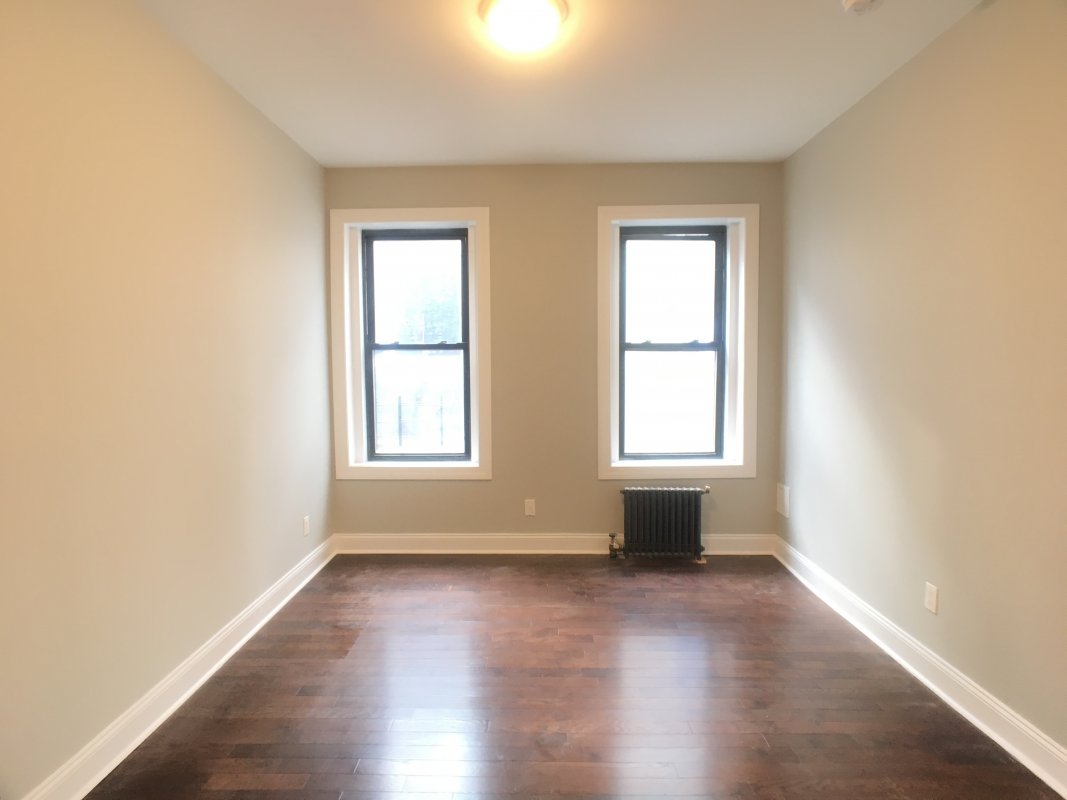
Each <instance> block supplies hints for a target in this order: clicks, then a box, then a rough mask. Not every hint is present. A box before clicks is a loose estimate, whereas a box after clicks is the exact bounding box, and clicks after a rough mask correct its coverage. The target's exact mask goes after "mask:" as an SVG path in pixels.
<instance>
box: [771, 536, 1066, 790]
mask: <svg viewBox="0 0 1067 800" xmlns="http://www.w3.org/2000/svg"><path fill="white" fill-rule="evenodd" d="M776 555H777V557H778V560H779V561H781V562H782V564H783V565H785V567H786V569H788V570H789V571H790V572H792V573H793V574H794V575H795V576H796V577H797V579H798V580H799V581H800V582H801V583H803V584H804V585H805V586H807V587H808V589H810V590H811V591H812V592H813V593H814V594H815V596H816V597H818V598H820V599H821V600H822V601H823V602H825V603H826V604H827V605H828V606H830V608H832V609H833V610H834V611H836V612H837V613H838V614H839V615H841V616H842V617H844V619H845V620H846V621H847V622H849V623H851V624H852V625H853V627H855V628H856V629H857V630H859V631H860V633H862V634H864V635H865V636H866V637H867V638H868V639H870V640H871V641H872V642H874V643H875V644H876V645H878V647H879V648H881V649H882V650H884V651H885V652H886V653H887V654H888V655H889V656H891V657H892V658H893V659H894V660H895V661H896V662H897V663H899V664H900V665H901V666H902V667H904V669H906V670H907V671H908V672H910V673H911V674H912V675H914V676H915V677H916V678H917V679H918V680H919V681H921V682H922V683H923V684H925V685H926V686H927V687H928V688H929V689H930V690H931V691H933V692H934V693H935V694H936V695H937V696H938V697H940V698H941V699H942V700H944V701H945V702H946V703H948V704H949V705H950V706H952V708H954V709H956V711H958V712H959V713H960V714H962V715H963V716H964V717H966V718H967V719H968V720H969V721H970V722H971V723H972V724H973V725H975V727H977V728H978V729H979V730H980V731H982V732H983V733H984V734H986V735H987V736H988V737H989V738H991V739H992V740H993V741H995V742H996V743H997V744H999V745H1000V746H1001V747H1003V748H1004V749H1005V750H1007V751H1008V752H1009V753H1011V754H1012V755H1013V756H1014V757H1015V758H1016V759H1018V760H1019V762H1020V763H1021V764H1022V765H1023V766H1025V767H1026V768H1027V769H1029V770H1030V771H1031V772H1033V773H1034V774H1035V775H1036V776H1037V777H1039V778H1040V779H1041V780H1043V781H1044V782H1045V783H1047V784H1048V785H1049V786H1050V787H1051V788H1052V789H1053V790H1054V791H1056V792H1059V794H1061V795H1062V796H1063V797H1067V748H1065V747H1064V746H1063V745H1061V744H1059V743H1057V742H1055V741H1053V739H1052V738H1051V737H1049V736H1048V735H1046V734H1045V733H1044V732H1043V731H1041V730H1040V729H1039V728H1037V726H1035V725H1034V724H1033V723H1031V722H1029V721H1028V720H1026V719H1024V718H1023V717H1022V716H1021V715H1020V714H1018V713H1017V712H1016V711H1014V710H1013V709H1012V708H1010V707H1009V706H1007V705H1006V704H1005V703H1003V702H1002V701H1001V700H999V699H997V698H996V697H994V696H993V695H992V694H990V693H989V692H988V691H986V690H985V689H984V688H982V687H981V686H979V685H978V684H977V683H975V682H974V681H973V680H971V679H970V678H968V677H967V676H966V675H964V674H963V673H962V672H960V671H959V670H958V669H956V668H955V667H954V666H952V665H951V664H949V663H948V662H947V661H945V660H944V659H943V658H941V657H940V656H939V655H937V653H935V652H933V651H932V650H930V648H928V647H926V645H924V644H922V643H921V642H920V641H918V640H917V639H916V638H915V637H913V636H912V635H911V634H909V633H908V632H907V631H905V630H904V629H902V628H901V627H899V626H898V625H897V624H896V623H894V622H893V621H892V620H890V619H888V618H887V617H885V616H883V615H882V614H881V613H880V612H878V611H877V610H876V609H874V608H872V607H871V606H870V605H869V604H867V603H866V602H865V601H864V600H862V599H861V598H860V597H858V596H857V595H856V594H854V593H853V592H852V591H851V590H849V589H848V588H847V587H846V586H844V585H843V584H842V583H840V582H839V581H838V580H837V579H836V578H834V577H833V576H832V575H830V574H829V573H828V572H826V571H825V570H824V569H823V568H822V567H820V566H819V565H818V564H816V563H815V562H814V561H812V560H811V559H810V558H808V557H807V556H805V555H804V554H803V553H801V552H800V551H799V550H797V549H796V548H795V547H793V546H792V545H790V544H789V543H788V542H786V541H784V540H783V539H781V538H778V552H777V553H776Z"/></svg>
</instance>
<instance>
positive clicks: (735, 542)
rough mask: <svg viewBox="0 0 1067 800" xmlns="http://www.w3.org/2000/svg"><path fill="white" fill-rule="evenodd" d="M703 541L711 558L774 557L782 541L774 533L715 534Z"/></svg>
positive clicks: (705, 537) (706, 552)
mask: <svg viewBox="0 0 1067 800" xmlns="http://www.w3.org/2000/svg"><path fill="white" fill-rule="evenodd" d="M701 541H702V542H703V543H704V552H705V554H706V555H709V556H773V555H776V554H777V553H778V542H779V541H780V540H779V539H778V537H777V536H776V535H775V534H773V533H713V534H711V535H710V536H704V537H703V538H702V539H701Z"/></svg>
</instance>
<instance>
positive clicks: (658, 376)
mask: <svg viewBox="0 0 1067 800" xmlns="http://www.w3.org/2000/svg"><path fill="white" fill-rule="evenodd" d="M757 226H758V209H757V207H755V206H684V207H679V206H655V207H636V208H635V207H623V208H619V207H612V208H601V209H600V268H599V287H600V306H599V309H600V311H599V326H600V346H599V359H600V364H599V384H600V390H599V395H600V412H599V416H600V419H599V422H598V424H599V448H600V456H599V474H600V477H601V478H631V477H632V478H655V477H664V478H669V477H677V478H702V477H750V476H753V475H754V474H755V394H756V385H755V373H756V369H755V348H756V319H755V316H756V315H755V312H756V276H757V252H756V251H757V249H758V228H757Z"/></svg>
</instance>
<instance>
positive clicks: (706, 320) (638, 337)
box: [624, 239, 715, 343]
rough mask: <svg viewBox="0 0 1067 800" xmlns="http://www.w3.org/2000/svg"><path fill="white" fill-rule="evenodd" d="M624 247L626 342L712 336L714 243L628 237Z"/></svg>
mask: <svg viewBox="0 0 1067 800" xmlns="http://www.w3.org/2000/svg"><path fill="white" fill-rule="evenodd" d="M625 247H626V297H625V299H624V301H625V304H626V332H625V335H626V341H627V342H658V343H670V342H674V343H678V342H691V341H694V340H696V341H700V342H710V341H712V340H713V339H714V337H715V242H714V241H711V240H707V239H703V240H692V239H647V240H646V239H630V240H626V241H625Z"/></svg>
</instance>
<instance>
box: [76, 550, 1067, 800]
mask: <svg viewBox="0 0 1067 800" xmlns="http://www.w3.org/2000/svg"><path fill="white" fill-rule="evenodd" d="M90 797H91V798H93V800H115V799H116V798H123V799H126V798H146V800H147V799H149V798H151V799H152V800H170V799H173V800H186V798H203V799H204V800H295V798H314V800H338V798H341V797H343V800H358V799H359V798H412V799H414V798H424V800H430V798H449V799H450V800H464V799H467V800H480V799H481V798H495V797H509V798H537V797H565V798H572V799H573V798H579V797H581V798H612V797H625V798H635V797H647V798H667V797H704V798H731V799H732V800H787V799H789V798H818V800H866V799H867V798H870V799H871V800H874V798H878V800H885V799H888V800H948V799H949V798H952V799H953V800H957V799H958V800H1031V799H1033V800H1036V799H1037V798H1041V799H1042V800H1054V799H1055V798H1056V797H1057V795H1056V794H1055V793H1054V792H1052V791H1051V790H1050V789H1048V788H1047V787H1045V785H1044V784H1043V783H1041V781H1039V780H1038V779H1037V778H1035V777H1033V776H1032V775H1031V774H1030V773H1029V772H1027V771H1026V770H1025V769H1024V768H1022V767H1021V766H1020V765H1019V764H1017V763H1016V762H1015V761H1014V760H1013V759H1012V758H1011V757H1010V756H1008V755H1007V754H1006V753H1005V752H1004V751H1003V750H1001V749H1000V748H999V747H998V746H997V745H995V744H994V743H993V742H991V741H990V740H989V739H987V738H986V737H984V736H983V735H982V734H980V733H979V732H978V731H977V730H976V729H975V728H973V727H972V726H971V725H970V724H969V723H968V722H966V721H965V720H964V719H963V718H962V717H960V716H959V715H958V714H956V713H955V712H954V711H952V710H951V709H950V708H948V707H947V706H946V705H945V704H944V703H942V702H941V701H940V700H938V699H937V698H936V697H935V696H934V695H933V694H932V693H931V692H929V691H928V690H927V689H925V688H924V687H923V686H922V685H921V684H919V683H918V682H917V681H915V680H914V679H913V678H911V676H909V675H908V674H907V673H906V672H905V671H904V670H903V669H901V668H900V667H899V666H897V665H896V664H895V663H894V662H893V661H892V660H891V659H890V658H889V657H887V656H885V655H883V654H882V653H881V652H880V651H879V650H878V649H877V648H875V647H874V646H873V645H872V644H871V643H870V642H868V641H867V640H866V639H865V638H864V637H863V636H861V635H860V634H859V633H857V632H856V631H855V630H853V629H852V628H851V627H850V626H849V625H848V624H847V623H845V622H844V621H843V620H841V619H840V618H839V617H837V616H836V615H835V614H834V613H833V612H832V611H830V609H828V608H827V607H826V606H824V605H823V604H822V603H821V602H820V601H819V600H817V599H816V598H815V597H814V596H812V595H811V594H810V593H809V592H808V591H807V590H806V589H805V588H803V587H802V586H801V585H800V584H799V583H798V582H797V581H796V580H795V579H793V578H792V576H790V575H789V573H787V572H786V571H785V570H784V569H783V568H782V567H781V566H780V565H779V564H778V563H777V562H776V561H774V560H773V559H770V558H738V557H730V558H721V557H720V558H709V560H708V564H707V565H706V566H697V565H694V564H689V563H685V562H649V561H622V560H620V561H610V560H609V559H608V558H607V557H606V556H602V557H514V556H510V557H504V556H501V557H452V556H435V557H418V558H415V557H367V556H360V557H356V556H342V557H338V558H336V559H334V560H333V561H332V562H331V563H330V564H329V565H328V566H327V567H326V568H325V569H324V570H323V571H322V572H321V573H320V574H319V575H318V576H317V577H316V578H315V579H314V580H313V581H312V582H311V583H309V584H308V586H307V587H305V588H304V590H303V591H301V592H300V593H299V594H298V595H297V596H296V597H295V598H294V599H293V600H292V601H291V602H290V603H289V604H288V606H286V607H285V608H284V609H283V610H282V611H281V612H280V613H279V614H278V615H277V616H276V617H275V618H274V619H273V620H272V621H271V622H270V623H269V624H267V625H266V626H265V627H264V628H263V630H262V631H260V632H259V633H258V634H257V635H256V636H255V637H254V638H253V639H251V640H250V641H249V642H248V644H246V645H245V647H243V648H242V649H241V650H240V652H238V653H237V654H236V655H235V656H234V657H233V658H232V659H231V660H230V661H229V662H228V663H227V664H226V665H225V666H224V667H223V668H222V669H221V670H219V672H218V673H217V674H216V675H215V676H214V677H213V678H212V679H211V680H210V681H208V682H207V683H206V684H205V685H204V686H203V688H201V689H200V691H198V692H197V693H196V694H195V695H194V696H193V697H192V698H191V699H190V700H189V701H188V702H187V703H186V704H185V705H184V706H183V707H182V708H181V709H180V710H179V711H178V712H177V713H175V714H174V716H173V717H171V719H169V720H168V721H167V722H166V723H164V724H163V725H162V726H161V727H160V728H159V730H158V731H157V732H156V733H155V734H153V735H152V736H151V737H150V738H149V739H148V740H147V741H145V743H144V744H143V745H142V746H141V747H139V748H138V749H137V750H136V751H135V752H134V753H133V754H132V755H131V756H130V757H129V758H127V759H126V761H124V762H123V763H122V764H121V765H120V766H119V767H118V768H117V769H115V770H114V771H113V772H112V773H111V775H109V776H108V777H107V778H106V779H105V780H104V781H103V782H102V783H101V784H100V785H99V786H98V787H97V788H96V790H94V791H93V793H92V794H91V795H90Z"/></svg>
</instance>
